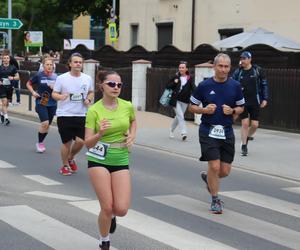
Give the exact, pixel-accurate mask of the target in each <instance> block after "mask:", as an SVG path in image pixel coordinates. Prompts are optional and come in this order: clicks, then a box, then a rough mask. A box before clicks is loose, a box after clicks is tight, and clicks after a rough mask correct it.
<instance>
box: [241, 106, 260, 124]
mask: <svg viewBox="0 0 300 250" xmlns="http://www.w3.org/2000/svg"><path fill="white" fill-rule="evenodd" d="M259 112H260V106H258V105H251V106H244V111H243V113H241V114H240V118H241V119H242V120H243V119H245V118H249V116H250V120H254V121H258V119H259Z"/></svg>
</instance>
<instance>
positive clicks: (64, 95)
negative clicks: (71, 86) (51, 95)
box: [60, 94, 69, 101]
mask: <svg viewBox="0 0 300 250" xmlns="http://www.w3.org/2000/svg"><path fill="white" fill-rule="evenodd" d="M60 96H61V98H60V100H61V101H65V100H67V99H68V98H69V94H61V95H60Z"/></svg>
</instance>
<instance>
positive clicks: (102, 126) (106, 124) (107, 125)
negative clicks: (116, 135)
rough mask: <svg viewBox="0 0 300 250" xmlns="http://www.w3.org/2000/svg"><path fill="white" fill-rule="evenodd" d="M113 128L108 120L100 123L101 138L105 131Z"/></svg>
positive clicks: (99, 132)
mask: <svg viewBox="0 0 300 250" xmlns="http://www.w3.org/2000/svg"><path fill="white" fill-rule="evenodd" d="M110 127H111V123H110V122H109V121H108V120H107V119H103V120H101V121H100V122H99V131H98V134H99V135H100V137H101V136H102V135H104V133H105V130H106V129H108V128H110Z"/></svg>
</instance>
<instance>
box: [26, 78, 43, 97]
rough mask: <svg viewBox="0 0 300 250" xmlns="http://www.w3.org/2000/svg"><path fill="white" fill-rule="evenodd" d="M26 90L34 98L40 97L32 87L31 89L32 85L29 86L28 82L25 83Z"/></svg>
mask: <svg viewBox="0 0 300 250" xmlns="http://www.w3.org/2000/svg"><path fill="white" fill-rule="evenodd" d="M26 88H27V89H28V90H29V91H30V92H31V94H32V95H33V96H34V97H35V98H38V97H40V95H39V94H38V93H37V92H35V91H34V89H33V87H32V84H31V81H28V82H27V83H26Z"/></svg>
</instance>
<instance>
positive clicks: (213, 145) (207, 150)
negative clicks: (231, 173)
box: [199, 133, 235, 164]
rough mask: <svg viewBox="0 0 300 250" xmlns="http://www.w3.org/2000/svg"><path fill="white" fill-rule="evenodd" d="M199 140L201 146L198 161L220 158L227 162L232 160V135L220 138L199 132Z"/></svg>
mask: <svg viewBox="0 0 300 250" xmlns="http://www.w3.org/2000/svg"><path fill="white" fill-rule="evenodd" d="M199 141H200V146H201V157H200V161H212V160H221V161H222V162H226V163H229V164H230V163H232V162H233V159H234V154H235V149H234V143H235V138H234V135H233V137H230V138H226V139H225V140H221V139H215V138H211V137H209V136H208V135H205V134H202V133H200V134H199Z"/></svg>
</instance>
